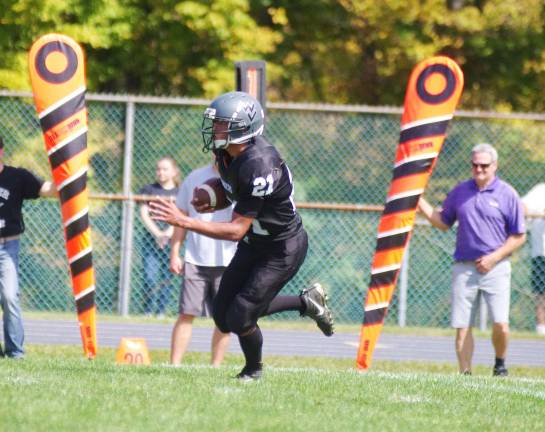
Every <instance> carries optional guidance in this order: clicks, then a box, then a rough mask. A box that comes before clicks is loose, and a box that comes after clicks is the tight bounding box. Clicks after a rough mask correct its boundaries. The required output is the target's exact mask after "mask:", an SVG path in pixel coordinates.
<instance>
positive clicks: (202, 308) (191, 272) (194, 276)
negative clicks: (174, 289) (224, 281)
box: [178, 263, 225, 317]
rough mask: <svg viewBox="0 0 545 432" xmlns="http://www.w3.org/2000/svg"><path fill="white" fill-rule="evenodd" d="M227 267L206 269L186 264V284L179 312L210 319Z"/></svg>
mask: <svg viewBox="0 0 545 432" xmlns="http://www.w3.org/2000/svg"><path fill="white" fill-rule="evenodd" d="M224 271H225V267H204V266H197V265H194V264H190V263H184V282H183V286H182V290H181V292H180V300H179V303H178V312H179V313H180V314H184V315H192V316H203V317H209V316H211V315H212V300H213V299H214V297H215V295H216V294H217V292H218V288H219V286H220V281H221V277H222V275H223V272H224Z"/></svg>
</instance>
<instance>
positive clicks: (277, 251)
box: [151, 92, 333, 380]
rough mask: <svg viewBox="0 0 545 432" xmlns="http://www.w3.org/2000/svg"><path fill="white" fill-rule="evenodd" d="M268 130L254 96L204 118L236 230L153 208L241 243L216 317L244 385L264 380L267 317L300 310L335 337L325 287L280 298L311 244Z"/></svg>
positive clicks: (218, 105) (177, 222)
mask: <svg viewBox="0 0 545 432" xmlns="http://www.w3.org/2000/svg"><path fill="white" fill-rule="evenodd" d="M263 128H264V114H263V109H262V107H261V105H260V103H259V102H258V101H257V100H256V99H254V98H253V97H252V96H250V95H248V94H246V93H242V92H230V93H226V94H223V95H221V96H219V97H217V98H216V99H214V101H213V102H212V103H211V105H210V106H209V107H208V108H207V109H206V110H205V112H204V120H203V127H202V133H203V139H204V150H205V151H208V150H212V151H213V152H214V154H215V155H216V160H217V162H218V167H219V171H220V177H221V181H222V184H223V187H224V189H225V190H226V193H227V196H228V198H229V199H230V200H231V201H232V202H235V208H234V211H233V217H232V220H231V221H230V222H223V223H222V222H205V221H200V220H196V219H193V218H190V217H188V216H186V215H184V214H183V213H181V212H180V211H178V209H177V208H176V206H174V205H172V204H170V203H168V202H166V200H157V201H154V202H152V203H151V208H152V215H153V216H152V217H153V218H155V219H157V220H164V221H166V222H168V223H170V224H171V225H174V226H179V227H181V228H185V229H188V230H192V231H195V232H198V233H200V234H204V235H207V236H210V237H213V238H218V239H226V240H236V241H239V244H238V248H237V252H236V254H235V256H234V258H233V260H232V261H231V263H230V264H229V266H228V267H227V269H226V271H225V273H224V274H223V278H222V280H221V284H220V287H219V291H218V294H217V296H216V298H215V299H214V308H213V316H214V321H215V322H216V325H217V326H218V328H219V329H220V330H221V331H222V332H224V333H227V332H233V333H236V334H237V335H238V338H239V342H240V346H241V349H242V352H243V353H244V357H245V360H246V364H245V366H244V368H243V369H242V371H241V372H240V373H239V374H238V375H237V377H238V378H240V379H243V380H251V379H259V378H260V377H261V370H262V361H261V351H262V345H263V337H262V334H261V330H260V328H259V326H258V324H257V320H258V318H259V317H261V316H264V315H269V314H272V313H276V312H283V311H287V310H296V311H299V312H300V313H301V315H304V316H309V317H311V318H312V319H314V320H315V321H316V323H317V324H318V326H319V328H320V329H321V330H322V332H323V333H324V334H325V335H326V336H331V335H332V334H333V319H332V315H331V311H330V310H329V308H328V306H327V303H326V300H327V296H326V294H325V292H324V290H323V288H322V286H321V285H320V284H318V283H316V284H314V285H313V286H312V287H311V288H309V289H305V290H303V291H302V292H301V294H300V295H299V296H278V295H277V294H278V293H279V292H280V290H281V289H282V288H283V287H284V286H285V285H286V283H287V282H288V281H289V280H290V279H292V278H293V277H294V276H295V274H296V273H297V271H298V270H299V268H300V267H301V265H302V264H303V261H304V259H305V256H306V253H307V249H308V239H307V233H306V232H305V230H304V229H303V224H302V222H301V217H300V216H299V214H298V213H297V210H296V208H295V204H294V201H293V182H292V177H291V173H290V171H289V168H288V166H287V165H286V163H285V162H284V160H283V159H282V158H281V156H280V154H279V153H278V151H277V150H276V148H275V147H274V146H272V145H271V144H270V143H269V142H268V141H267V140H266V139H265V138H264V137H262V136H261V135H262V133H263ZM193 205H194V206H195V208H196V209H197V211H199V212H205V211H211V210H213V209H212V208H210V207H208V206H207V205H206V204H204V203H202V202H200V201H198V200H197V199H196V198H194V200H193Z"/></svg>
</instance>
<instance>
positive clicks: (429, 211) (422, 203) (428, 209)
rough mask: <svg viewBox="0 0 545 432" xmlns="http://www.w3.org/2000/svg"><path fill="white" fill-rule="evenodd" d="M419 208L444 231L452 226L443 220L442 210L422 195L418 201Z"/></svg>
mask: <svg viewBox="0 0 545 432" xmlns="http://www.w3.org/2000/svg"><path fill="white" fill-rule="evenodd" d="M418 210H420V213H422V214H423V215H424V217H425V218H426V219H427V220H428V221H429V222H430V223H431V224H432V225H433V226H434V227H436V228H439V229H440V230H442V231H447V230H448V229H449V228H450V227H449V226H448V225H447V224H446V223H444V222H443V221H442V220H441V212H439V211H437V210H435V209H434V208H433V207H432V205H431V204H430V203H429V202H428V201H426V200H425V199H424V197H420V200H419V201H418Z"/></svg>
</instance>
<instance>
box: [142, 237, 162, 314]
mask: <svg viewBox="0 0 545 432" xmlns="http://www.w3.org/2000/svg"><path fill="white" fill-rule="evenodd" d="M154 248H155V246H154V245H146V246H145V247H144V251H143V261H144V292H143V297H144V299H143V300H144V313H145V314H146V315H151V314H152V313H153V310H154V306H155V291H156V289H157V282H158V278H159V269H160V262H159V258H158V256H157V253H156V252H155V250H154Z"/></svg>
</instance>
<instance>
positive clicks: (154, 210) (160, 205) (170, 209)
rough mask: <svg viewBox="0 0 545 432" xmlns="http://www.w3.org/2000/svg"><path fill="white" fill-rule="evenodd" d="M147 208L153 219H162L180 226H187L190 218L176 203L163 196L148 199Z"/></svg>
mask: <svg viewBox="0 0 545 432" xmlns="http://www.w3.org/2000/svg"><path fill="white" fill-rule="evenodd" d="M149 208H150V216H151V218H152V219H153V220H158V221H163V222H166V223H168V224H170V225H174V226H178V227H180V228H187V227H188V223H189V222H190V220H191V218H190V217H189V216H186V215H185V214H184V213H183V212H182V211H181V210H180V209H179V208H178V207H176V203H174V202H172V201H170V200H167V199H165V198H154V199H153V200H152V201H150V203H149Z"/></svg>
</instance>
